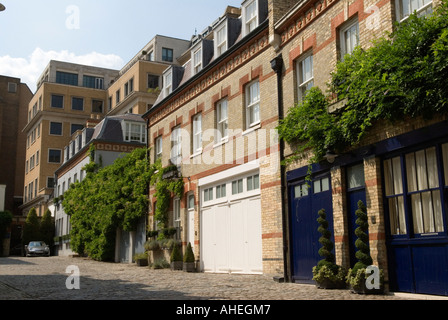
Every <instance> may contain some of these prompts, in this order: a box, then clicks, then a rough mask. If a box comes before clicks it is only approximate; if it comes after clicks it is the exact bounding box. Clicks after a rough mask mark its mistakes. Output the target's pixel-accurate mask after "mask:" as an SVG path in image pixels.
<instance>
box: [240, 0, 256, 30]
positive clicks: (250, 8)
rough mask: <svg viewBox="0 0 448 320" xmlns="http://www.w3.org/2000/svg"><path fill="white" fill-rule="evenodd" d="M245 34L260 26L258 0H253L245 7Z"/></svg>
mask: <svg viewBox="0 0 448 320" xmlns="http://www.w3.org/2000/svg"><path fill="white" fill-rule="evenodd" d="M243 10H244V28H245V35H246V34H248V33H250V32H252V31H253V30H254V29H255V28H256V27H257V26H258V13H257V1H256V0H253V1H251V2H249V4H248V5H247V6H246V7H245V8H244V9H243Z"/></svg>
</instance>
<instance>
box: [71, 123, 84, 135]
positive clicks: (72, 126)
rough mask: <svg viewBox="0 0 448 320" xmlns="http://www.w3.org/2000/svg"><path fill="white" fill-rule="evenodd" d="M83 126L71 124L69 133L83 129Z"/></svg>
mask: <svg viewBox="0 0 448 320" xmlns="http://www.w3.org/2000/svg"><path fill="white" fill-rule="evenodd" d="M83 129H84V126H83V125H82V124H72V125H71V127H70V135H72V134H74V133H75V132H76V131H78V130H83Z"/></svg>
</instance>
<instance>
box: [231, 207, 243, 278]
mask: <svg viewBox="0 0 448 320" xmlns="http://www.w3.org/2000/svg"><path fill="white" fill-rule="evenodd" d="M229 216H230V231H231V237H230V238H229V243H230V255H229V259H230V261H229V262H230V271H231V272H244V271H245V270H244V266H245V258H246V257H245V251H246V248H245V242H246V241H245V238H246V236H245V229H246V228H247V226H246V222H245V221H244V214H243V202H242V201H238V202H235V203H232V204H231V205H230V210H229Z"/></svg>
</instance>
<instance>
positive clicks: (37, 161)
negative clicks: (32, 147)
mask: <svg viewBox="0 0 448 320" xmlns="http://www.w3.org/2000/svg"><path fill="white" fill-rule="evenodd" d="M39 156H40V152H39V151H37V152H36V166H38V165H39Z"/></svg>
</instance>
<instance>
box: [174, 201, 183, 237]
mask: <svg viewBox="0 0 448 320" xmlns="http://www.w3.org/2000/svg"><path fill="white" fill-rule="evenodd" d="M181 225H182V220H181V215H180V198H179V197H175V198H174V199H173V227H174V228H176V230H177V232H176V239H177V240H179V239H180V233H181Z"/></svg>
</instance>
